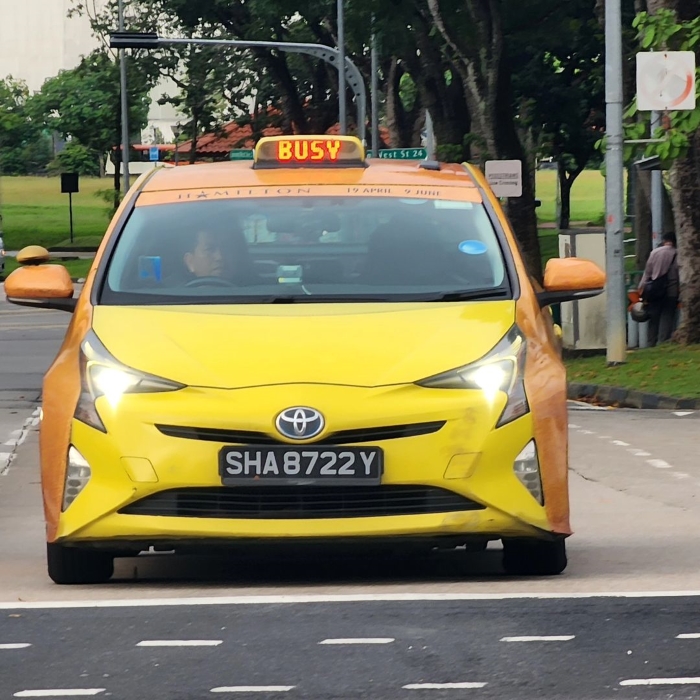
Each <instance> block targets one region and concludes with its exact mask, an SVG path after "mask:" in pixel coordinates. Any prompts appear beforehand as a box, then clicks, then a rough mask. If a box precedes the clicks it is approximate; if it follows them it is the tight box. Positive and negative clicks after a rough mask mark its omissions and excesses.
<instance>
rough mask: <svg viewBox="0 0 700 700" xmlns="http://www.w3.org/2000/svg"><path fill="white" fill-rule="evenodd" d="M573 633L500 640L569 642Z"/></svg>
mask: <svg viewBox="0 0 700 700" xmlns="http://www.w3.org/2000/svg"><path fill="white" fill-rule="evenodd" d="M572 639H576V635H575V634H561V635H550V636H548V637H502V638H501V641H502V642H570V641H571V640H572Z"/></svg>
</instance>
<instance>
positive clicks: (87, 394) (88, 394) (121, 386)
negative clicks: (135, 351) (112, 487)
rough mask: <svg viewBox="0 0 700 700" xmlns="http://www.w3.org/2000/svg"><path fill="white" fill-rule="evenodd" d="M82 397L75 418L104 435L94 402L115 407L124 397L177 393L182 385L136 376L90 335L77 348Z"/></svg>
mask: <svg viewBox="0 0 700 700" xmlns="http://www.w3.org/2000/svg"><path fill="white" fill-rule="evenodd" d="M80 380H81V393H80V399H79V401H78V405H77V407H76V409H75V417H76V418H77V419H78V420H79V421H82V422H83V423H87V424H88V425H90V426H92V427H93V428H97V430H101V431H102V432H105V433H106V432H107V430H106V429H105V427H104V424H103V423H102V419H101V418H100V416H99V413H98V412H97V408H96V406H95V401H96V400H97V399H98V398H99V397H100V396H104V397H105V398H106V399H107V401H108V402H109V403H110V404H111V405H112V406H116V405H117V404H118V403H119V401H120V399H121V397H122V396H123V395H124V394H145V393H154V392H161V391H177V390H178V389H183V388H184V384H179V383H178V382H173V381H170V380H169V379H163V378H162V377H156V376H154V375H152V374H146V373H145V372H139V371H138V370H135V369H131V368H130V367H126V366H125V365H123V364H121V363H120V362H119V360H117V359H115V358H114V357H112V355H111V354H110V353H109V351H108V350H107V348H105V346H104V345H103V344H102V342H101V341H100V339H99V338H98V337H97V336H96V335H95V333H94V332H93V331H90V332H89V333H88V335H87V336H86V337H85V340H84V341H83V344H82V345H81V347H80Z"/></svg>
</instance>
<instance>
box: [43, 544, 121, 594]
mask: <svg viewBox="0 0 700 700" xmlns="http://www.w3.org/2000/svg"><path fill="white" fill-rule="evenodd" d="M46 563H47V567H48V572H49V578H50V579H51V580H52V581H53V582H54V583H58V584H61V585H66V584H68V585H70V584H80V583H104V582H105V581H109V579H110V578H111V577H112V574H113V573H114V557H113V556H112V555H111V554H109V553H106V552H99V551H93V550H89V549H79V548H77V547H65V546H63V545H62V544H59V543H56V542H49V543H47V545H46Z"/></svg>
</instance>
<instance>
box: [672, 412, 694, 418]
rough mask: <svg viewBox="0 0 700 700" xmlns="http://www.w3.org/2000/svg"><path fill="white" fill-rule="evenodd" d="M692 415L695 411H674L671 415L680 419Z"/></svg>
mask: <svg viewBox="0 0 700 700" xmlns="http://www.w3.org/2000/svg"><path fill="white" fill-rule="evenodd" d="M693 413H695V411H674V412H673V415H674V416H679V417H680V418H682V417H683V416H692V415H693Z"/></svg>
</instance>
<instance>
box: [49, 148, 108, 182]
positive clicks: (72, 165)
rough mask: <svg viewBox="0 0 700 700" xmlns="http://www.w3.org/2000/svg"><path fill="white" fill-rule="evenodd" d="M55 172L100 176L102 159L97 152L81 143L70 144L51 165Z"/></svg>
mask: <svg viewBox="0 0 700 700" xmlns="http://www.w3.org/2000/svg"><path fill="white" fill-rule="evenodd" d="M50 167H51V169H52V170H54V171H55V172H62V173H78V174H79V175H87V176H92V177H95V176H99V175H100V158H99V156H98V154H97V153H95V151H93V150H92V149H90V148H87V146H83V145H82V144H81V143H69V144H67V145H66V147H65V148H64V149H63V150H62V151H61V152H60V153H59V154H58V155H57V156H56V158H55V159H54V160H53V162H52V163H51V166H50Z"/></svg>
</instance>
